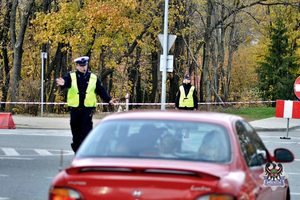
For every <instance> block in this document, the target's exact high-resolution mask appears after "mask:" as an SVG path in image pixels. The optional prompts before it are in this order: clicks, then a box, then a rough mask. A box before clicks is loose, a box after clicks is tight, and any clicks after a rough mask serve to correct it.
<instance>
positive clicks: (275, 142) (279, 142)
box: [264, 141, 300, 144]
mask: <svg viewBox="0 0 300 200" xmlns="http://www.w3.org/2000/svg"><path fill="white" fill-rule="evenodd" d="M264 143H274V144H300V142H285V141H282V142H281V141H278V142H277V141H264Z"/></svg>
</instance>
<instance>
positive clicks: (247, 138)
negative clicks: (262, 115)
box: [236, 120, 286, 200]
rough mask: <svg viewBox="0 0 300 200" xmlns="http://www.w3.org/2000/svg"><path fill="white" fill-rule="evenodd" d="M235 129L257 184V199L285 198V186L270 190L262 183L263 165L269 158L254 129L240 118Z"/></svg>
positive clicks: (268, 161)
mask: <svg viewBox="0 0 300 200" xmlns="http://www.w3.org/2000/svg"><path fill="white" fill-rule="evenodd" d="M236 131H237V135H238V139H239V142H240V147H241V150H242V152H243V155H244V158H245V161H246V164H247V166H248V169H249V172H250V173H251V175H252V176H253V178H254V179H255V181H256V183H257V184H258V186H259V190H260V192H259V198H258V199H274V200H275V199H278V200H279V199H285V196H286V193H285V191H286V188H282V187H279V188H276V190H272V188H271V187H269V186H265V185H264V184H263V183H264V182H263V175H264V173H265V170H264V169H265V165H266V164H267V163H270V162H271V160H270V157H269V155H268V151H267V149H266V147H265V145H264V144H263V142H262V140H261V139H260V137H259V136H258V135H257V133H256V131H255V130H254V129H253V127H252V126H251V125H250V124H249V123H247V122H246V121H242V120H240V121H237V122H236Z"/></svg>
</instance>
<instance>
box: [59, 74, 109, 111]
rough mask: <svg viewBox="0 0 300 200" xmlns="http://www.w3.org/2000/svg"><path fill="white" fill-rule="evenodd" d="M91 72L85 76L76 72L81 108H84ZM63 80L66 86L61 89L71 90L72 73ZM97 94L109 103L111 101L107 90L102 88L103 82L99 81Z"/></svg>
mask: <svg viewBox="0 0 300 200" xmlns="http://www.w3.org/2000/svg"><path fill="white" fill-rule="evenodd" d="M90 76H91V72H90V71H88V72H86V73H85V74H83V73H81V72H79V71H76V77H77V86H78V90H79V107H84V99H85V94H86V89H87V86H88V81H89V79H90ZM63 79H64V80H65V85H64V86H62V87H61V88H62V89H63V88H70V87H71V82H72V80H71V75H70V73H68V74H66V75H65V76H64V77H63ZM95 92H96V94H98V95H99V96H100V97H101V99H102V100H103V101H104V102H106V103H108V102H109V101H110V100H111V97H110V96H109V95H108V94H107V92H106V90H105V88H104V87H103V86H102V84H101V81H100V80H99V79H97V83H96V90H95Z"/></svg>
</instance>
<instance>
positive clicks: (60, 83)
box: [56, 77, 65, 86]
mask: <svg viewBox="0 0 300 200" xmlns="http://www.w3.org/2000/svg"><path fill="white" fill-rule="evenodd" d="M56 84H57V86H64V85H65V80H64V79H63V78H61V77H60V78H57V79H56Z"/></svg>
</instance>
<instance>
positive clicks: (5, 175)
mask: <svg viewBox="0 0 300 200" xmlns="http://www.w3.org/2000/svg"><path fill="white" fill-rule="evenodd" d="M0 177H8V175H7V174H0Z"/></svg>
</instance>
